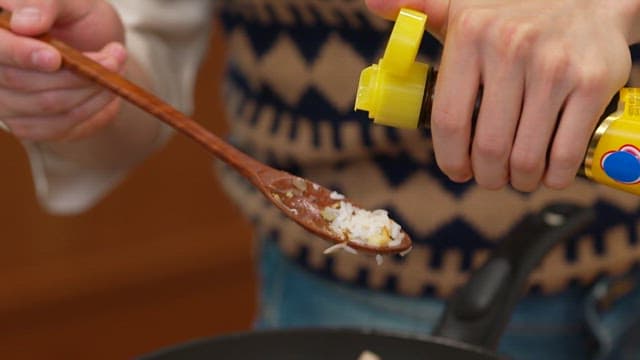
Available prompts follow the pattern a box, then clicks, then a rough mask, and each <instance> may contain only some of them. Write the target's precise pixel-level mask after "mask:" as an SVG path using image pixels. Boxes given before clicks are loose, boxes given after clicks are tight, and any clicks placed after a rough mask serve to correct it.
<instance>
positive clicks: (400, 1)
mask: <svg viewBox="0 0 640 360" xmlns="http://www.w3.org/2000/svg"><path fill="white" fill-rule="evenodd" d="M365 2H366V4H367V6H368V7H369V9H370V10H371V11H373V12H374V13H376V14H378V15H379V16H382V17H384V18H387V19H390V20H394V19H395V18H396V17H397V16H398V13H399V12H400V9H401V8H409V9H413V10H418V11H421V12H423V13H425V14H427V16H428V19H427V30H429V32H431V33H433V34H434V35H435V36H436V37H438V38H440V39H444V36H445V31H446V27H447V26H446V25H447V18H448V14H449V0H366V1H365Z"/></svg>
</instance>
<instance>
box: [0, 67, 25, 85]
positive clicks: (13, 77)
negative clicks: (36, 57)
mask: <svg viewBox="0 0 640 360" xmlns="http://www.w3.org/2000/svg"><path fill="white" fill-rule="evenodd" d="M0 84H2V86H3V87H5V88H7V89H11V90H26V84H25V83H24V77H23V76H22V72H21V71H20V70H18V69H17V68H14V67H8V66H3V67H0Z"/></svg>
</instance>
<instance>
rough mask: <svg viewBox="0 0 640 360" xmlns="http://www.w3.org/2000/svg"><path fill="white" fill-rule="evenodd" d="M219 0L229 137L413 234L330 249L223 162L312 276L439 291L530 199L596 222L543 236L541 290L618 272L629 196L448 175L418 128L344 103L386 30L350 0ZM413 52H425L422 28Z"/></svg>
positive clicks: (636, 252) (630, 237) (628, 257)
mask: <svg viewBox="0 0 640 360" xmlns="http://www.w3.org/2000/svg"><path fill="white" fill-rule="evenodd" d="M220 5H221V6H220V7H219V8H218V14H219V16H220V20H221V21H222V23H223V26H224V29H225V32H226V36H227V41H228V50H229V53H228V64H227V74H226V81H225V97H226V100H227V104H228V106H227V109H226V111H227V116H228V121H229V123H230V127H231V136H230V140H231V141H232V142H233V143H234V144H235V145H237V146H238V147H240V148H241V149H243V150H245V151H247V152H249V153H250V154H252V155H254V156H256V157H257V158H259V159H261V160H264V161H266V162H268V163H270V164H272V165H274V166H275V167H278V168H282V169H284V170H288V171H290V172H292V173H295V174H298V175H300V176H304V177H307V178H309V179H312V180H313V181H316V182H318V183H320V184H322V185H324V186H326V187H330V188H334V189H336V190H338V191H340V192H342V193H345V194H347V195H348V196H349V197H350V198H352V199H353V200H355V201H357V202H358V203H360V204H362V205H363V206H365V207H367V208H385V209H388V210H390V213H391V214H392V216H393V218H394V219H396V220H397V221H398V222H399V223H400V224H401V225H402V226H403V228H404V229H405V230H406V231H407V232H408V233H409V234H410V235H411V237H412V238H413V240H414V248H413V251H412V252H411V253H410V254H409V255H407V256H406V257H404V258H395V257H391V258H388V259H386V260H385V261H384V263H383V264H382V265H381V266H377V264H376V261H375V259H372V258H370V257H366V256H358V255H352V254H349V253H346V252H338V253H335V254H332V255H329V256H327V255H324V254H323V250H324V249H325V248H326V247H327V246H328V245H327V244H326V243H325V242H324V241H322V240H319V239H316V238H314V237H313V236H311V235H310V234H308V233H306V232H305V231H304V230H302V228H300V227H299V226H298V225H296V224H295V223H293V222H291V221H289V220H287V219H285V218H284V217H283V216H282V215H281V214H280V213H279V211H278V210H277V209H275V208H274V207H273V206H271V205H270V204H268V203H267V202H266V201H265V200H264V199H263V197H262V195H261V194H260V193H258V192H256V191H255V190H254V189H253V188H251V186H249V185H247V184H246V183H245V182H244V181H243V180H242V179H241V178H240V177H239V176H238V175H236V174H235V173H234V172H233V170H230V169H228V168H225V167H224V166H222V165H221V166H219V170H220V172H219V174H220V177H221V179H222V182H223V184H224V186H225V188H226V189H227V191H228V193H229V194H230V195H231V196H232V198H233V199H234V200H235V201H236V202H237V204H238V205H239V206H240V207H241V208H242V210H243V211H244V212H245V213H246V214H247V216H249V217H250V218H251V219H252V220H253V221H254V222H255V224H256V229H257V231H258V233H259V234H261V235H263V236H267V235H270V237H271V238H273V239H275V241H277V243H278V244H279V246H280V248H281V249H282V251H283V252H284V253H285V254H286V255H288V256H289V257H290V258H291V259H293V260H294V261H296V262H298V263H299V264H301V266H303V267H305V268H307V269H309V270H310V271H313V272H315V273H317V274H321V275H322V276H328V277H331V278H334V279H338V280H340V281H344V282H347V283H351V284H360V285H364V286H367V287H370V288H374V289H383V290H387V291H391V292H397V293H400V294H404V295H408V296H424V295H436V296H447V295H449V294H450V293H451V292H452V290H454V289H455V287H456V286H458V285H460V284H461V283H462V282H464V281H465V279H466V277H467V274H468V272H469V270H470V269H471V268H473V267H474V266H477V265H478V264H480V263H481V262H482V261H483V259H485V258H486V257H487V255H488V252H489V251H490V250H491V249H492V248H493V247H494V246H495V244H496V242H497V241H499V239H500V238H501V237H503V236H505V234H506V233H507V231H508V230H509V229H510V228H511V227H512V226H513V225H514V224H515V223H516V222H517V221H518V220H520V219H521V217H522V216H523V215H525V214H527V213H528V212H531V211H535V210H539V209H541V208H543V207H544V206H545V205H547V204H549V203H551V202H554V201H571V202H575V203H578V204H582V205H587V206H592V207H593V208H595V210H596V212H597V216H598V219H597V222H596V223H595V224H593V225H592V226H590V227H589V228H588V229H587V230H586V231H585V232H584V233H583V234H581V235H580V236H577V237H576V238H574V239H571V241H569V242H567V243H565V244H562V245H560V246H558V247H557V248H555V249H554V250H553V251H552V252H551V253H550V254H549V255H548V256H547V257H546V259H545V260H544V261H543V263H542V264H541V265H540V266H539V268H538V269H537V271H535V273H534V274H533V275H532V278H531V283H532V289H533V291H541V292H544V293H553V292H557V291H560V290H562V289H564V288H565V287H566V286H568V284H571V283H581V284H588V283H589V282H591V281H593V280H594V279H595V278H596V277H598V276H599V275H602V274H605V273H610V274H617V273H621V272H624V271H626V270H628V269H629V268H631V267H632V266H633V265H634V264H636V263H637V261H638V259H640V243H639V242H638V225H639V223H638V216H639V214H640V212H639V207H638V205H639V199H638V198H637V197H635V196H632V195H629V194H626V193H622V192H619V191H616V190H613V189H610V188H605V187H603V186H600V185H596V184H593V183H590V182H588V181H586V180H582V179H578V180H577V181H576V183H575V185H573V186H572V187H571V188H569V189H567V190H563V191H551V190H546V189H542V190H539V191H537V192H535V193H532V194H524V193H520V192H516V191H513V190H510V189H504V190H501V191H488V190H483V189H481V188H479V187H478V186H476V185H475V184H473V183H472V182H470V183H467V184H456V183H452V182H450V181H449V180H448V179H447V178H446V177H445V176H444V175H443V174H442V173H441V172H440V171H439V169H438V168H437V166H436V165H435V162H434V159H433V154H432V148H431V141H430V138H429V134H428V132H426V131H423V130H397V129H391V128H386V127H380V126H377V125H372V124H371V123H370V122H369V120H368V119H367V118H366V114H362V113H356V112H354V111H353V103H354V95H355V89H356V86H357V81H358V76H359V74H360V71H361V70H362V69H363V68H364V67H365V66H367V65H369V64H371V63H374V62H377V60H378V59H379V57H380V56H381V54H382V51H383V49H384V46H385V45H386V40H387V38H388V34H389V31H390V24H389V23H388V22H387V21H384V20H381V19H379V18H376V17H375V16H373V15H372V14H371V13H369V12H368V10H367V9H366V7H365V6H364V4H363V1H362V0H229V1H223V2H221V4H220ZM423 48H424V49H423V52H422V55H421V56H422V60H423V61H429V62H432V63H436V62H437V59H438V56H439V51H440V50H439V44H438V43H437V42H436V41H435V40H433V39H431V38H429V39H426V40H425V42H424V44H423Z"/></svg>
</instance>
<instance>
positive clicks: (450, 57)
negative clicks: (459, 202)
mask: <svg viewBox="0 0 640 360" xmlns="http://www.w3.org/2000/svg"><path fill="white" fill-rule="evenodd" d="M479 77H480V67H479V62H478V59H477V51H476V49H475V45H474V44H473V37H466V36H465V35H464V34H460V33H452V34H450V35H449V37H448V38H447V43H446V44H445V46H444V51H443V54H442V59H441V66H440V70H439V74H438V80H437V81H436V86H435V91H434V94H435V96H434V101H433V110H432V115H431V133H432V138H433V146H434V152H435V157H436V162H437V163H438V166H439V167H440V169H442V171H443V172H444V173H445V174H446V175H447V176H449V178H451V179H452V180H453V181H459V182H462V181H467V180H469V179H470V178H471V177H472V171H471V162H470V159H469V156H470V154H469V151H470V136H471V117H472V114H473V109H474V105H475V102H476V97H477V96H478V88H479V84H480V78H479Z"/></svg>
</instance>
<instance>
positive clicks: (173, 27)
mask: <svg viewBox="0 0 640 360" xmlns="http://www.w3.org/2000/svg"><path fill="white" fill-rule="evenodd" d="M110 3H111V4H113V6H114V7H115V8H116V10H117V11H118V12H119V13H120V16H121V18H122V20H123V23H124V25H125V29H126V40H125V42H126V47H127V50H128V53H129V56H130V57H132V58H134V59H135V60H136V61H137V62H138V63H139V64H140V65H141V66H142V68H143V69H145V70H148V75H149V76H150V77H151V79H152V81H153V89H154V90H153V91H154V93H155V94H156V95H158V96H159V97H161V98H163V99H164V100H166V101H167V102H169V103H170V104H172V105H173V106H175V107H176V108H177V109H179V110H181V111H182V112H185V113H187V114H188V113H191V112H192V110H193V90H194V86H195V79H196V75H197V71H198V69H199V65H200V62H201V60H202V58H203V54H204V53H205V51H206V48H207V46H208V39H209V35H210V29H211V22H212V20H213V19H212V16H211V15H212V11H213V1H210V0H183V1H172V0H135V1H132V0H110ZM169 134H170V131H169V129H168V127H165V129H164V132H163V134H162V136H161V137H160V139H159V140H158V141H163V140H166V139H167V138H168V135H169ZM25 148H26V150H27V154H28V157H29V161H30V163H31V168H32V174H33V179H34V184H35V187H36V194H37V196H38V199H39V201H40V202H41V204H42V205H43V206H44V207H45V208H46V209H48V210H49V211H51V212H53V213H58V214H73V213H78V212H82V211H84V210H86V209H87V208H89V207H91V206H92V205H94V204H95V203H96V202H98V201H99V200H100V199H101V198H102V196H104V195H105V194H106V193H107V192H108V191H109V190H110V189H112V188H113V187H114V186H115V185H117V184H118V183H119V182H120V181H121V180H122V179H123V178H124V177H125V176H126V173H127V172H128V171H127V170H128V169H122V168H121V169H118V170H104V169H103V170H100V171H97V170H96V169H95V168H86V167H83V166H79V165H78V164H76V163H74V162H72V161H68V160H66V159H61V158H60V157H58V156H54V155H53V154H51V153H49V152H48V151H46V150H45V149H43V148H42V147H41V146H38V145H37V144H34V143H25Z"/></svg>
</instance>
